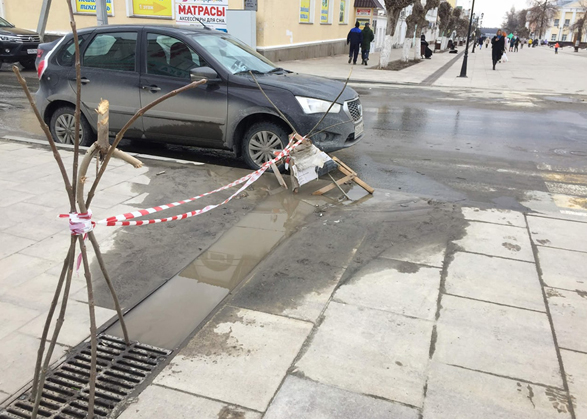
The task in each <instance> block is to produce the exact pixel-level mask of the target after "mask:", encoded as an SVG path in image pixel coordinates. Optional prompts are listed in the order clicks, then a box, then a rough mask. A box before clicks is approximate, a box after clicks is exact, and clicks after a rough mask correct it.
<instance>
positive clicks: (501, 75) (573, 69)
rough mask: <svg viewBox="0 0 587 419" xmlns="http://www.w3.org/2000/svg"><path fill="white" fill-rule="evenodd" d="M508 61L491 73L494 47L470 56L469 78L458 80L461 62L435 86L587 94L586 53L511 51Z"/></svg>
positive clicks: (534, 50)
mask: <svg viewBox="0 0 587 419" xmlns="http://www.w3.org/2000/svg"><path fill="white" fill-rule="evenodd" d="M507 56H508V59H509V61H508V62H507V63H502V64H497V66H496V70H495V71H493V70H492V61H491V48H490V49H485V48H483V49H482V50H479V49H478V48H477V49H476V50H475V53H474V54H469V59H468V66H467V78H459V77H458V76H459V75H460V72H461V64H462V60H459V61H458V62H457V63H455V64H454V65H453V66H452V67H451V68H450V69H448V70H447V71H446V73H444V75H443V76H442V77H440V78H439V79H438V80H437V81H436V82H435V83H434V84H433V86H445V87H473V88H479V89H497V90H503V91H516V92H520V91H523V92H553V93H555V92H556V93H565V94H581V95H587V79H586V78H585V77H584V76H583V73H584V72H585V68H586V65H587V61H586V58H587V51H585V50H581V52H579V53H574V52H571V49H569V48H567V49H565V50H564V51H560V52H559V54H558V55H555V53H554V49H551V48H548V47H538V48H523V49H520V50H519V52H508V53H507Z"/></svg>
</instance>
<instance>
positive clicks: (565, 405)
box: [545, 388, 569, 413]
mask: <svg viewBox="0 0 587 419" xmlns="http://www.w3.org/2000/svg"><path fill="white" fill-rule="evenodd" d="M545 393H546V396H547V397H548V400H550V402H551V403H552V407H554V408H555V409H556V411H557V412H558V413H567V412H568V411H569V400H568V399H567V396H566V395H565V394H564V393H563V392H562V391H559V390H556V389H553V388H547V389H546V391H545Z"/></svg>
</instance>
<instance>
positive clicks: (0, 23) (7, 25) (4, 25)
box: [0, 17, 14, 28]
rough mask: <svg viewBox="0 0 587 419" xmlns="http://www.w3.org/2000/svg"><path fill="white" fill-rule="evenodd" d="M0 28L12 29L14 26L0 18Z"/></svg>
mask: <svg viewBox="0 0 587 419" xmlns="http://www.w3.org/2000/svg"><path fill="white" fill-rule="evenodd" d="M0 28H14V25H13V24H11V23H8V22H7V21H5V20H4V19H2V18H1V17H0Z"/></svg>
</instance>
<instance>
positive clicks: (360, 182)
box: [338, 166, 375, 194]
mask: <svg viewBox="0 0 587 419" xmlns="http://www.w3.org/2000/svg"><path fill="white" fill-rule="evenodd" d="M338 170H340V171H341V172H342V173H344V174H345V175H352V176H353V179H352V180H353V182H355V183H356V184H357V185H359V186H360V187H361V188H363V189H365V190H366V191H367V192H369V193H370V194H373V192H375V189H373V188H372V187H371V186H369V185H367V184H366V183H365V182H363V181H362V180H361V179H359V177H358V176H357V174H356V173H354V172H349V171H348V170H347V169H345V168H344V167H343V166H339V167H338Z"/></svg>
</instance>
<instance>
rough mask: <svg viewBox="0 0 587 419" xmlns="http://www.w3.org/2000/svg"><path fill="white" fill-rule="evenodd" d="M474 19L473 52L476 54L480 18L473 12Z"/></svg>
mask: <svg viewBox="0 0 587 419" xmlns="http://www.w3.org/2000/svg"><path fill="white" fill-rule="evenodd" d="M473 20H474V21H475V33H474V34H473V51H471V54H475V47H476V46H477V27H478V26H479V18H478V17H476V16H475V14H474V13H473Z"/></svg>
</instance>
